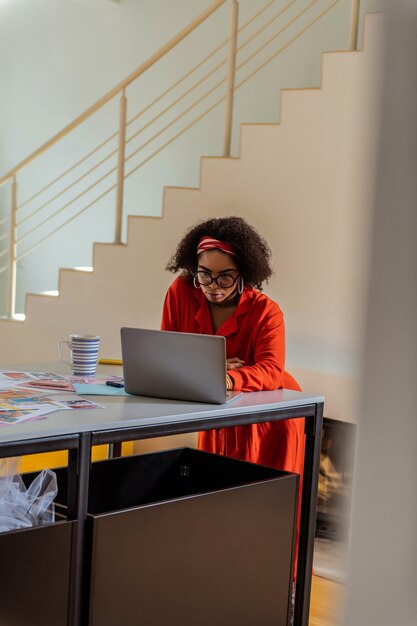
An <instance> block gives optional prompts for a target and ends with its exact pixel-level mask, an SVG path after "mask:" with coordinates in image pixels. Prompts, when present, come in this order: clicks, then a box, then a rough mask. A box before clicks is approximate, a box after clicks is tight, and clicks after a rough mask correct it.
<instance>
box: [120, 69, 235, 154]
mask: <svg viewBox="0 0 417 626" xmlns="http://www.w3.org/2000/svg"><path fill="white" fill-rule="evenodd" d="M225 82H226V77H225V78H222V79H221V80H220V81H218V82H217V83H216V84H215V85H214V86H213V87H212V88H211V89H209V90H208V91H206V92H205V93H203V95H202V96H200V97H199V98H197V100H195V101H194V102H193V103H192V104H191V105H190V106H189V107H187V108H186V109H185V110H184V111H183V112H182V113H180V114H179V115H177V117H175V118H174V119H173V120H171V121H170V122H169V123H168V124H166V125H165V126H164V127H163V128H161V129H160V130H159V131H158V132H157V133H155V134H154V135H153V136H152V137H151V138H150V139H148V140H147V141H145V143H143V144H142V145H141V146H139V148H136V150H134V151H133V152H131V153H130V154H129V156H128V157H126V161H130V159H131V158H132V157H133V156H135V155H136V154H137V153H138V152H140V151H141V150H143V148H146V146H148V145H149V144H150V143H152V141H154V140H155V139H156V138H157V137H159V136H160V135H162V133H164V132H165V131H166V130H167V129H168V128H170V127H171V126H173V124H175V123H176V122H178V120H180V119H181V118H182V117H184V115H187V113H189V112H190V111H192V109H194V108H195V107H196V106H197V105H198V104H200V102H202V101H203V100H205V99H206V98H208V96H210V95H211V94H212V93H213V92H214V91H216V89H218V88H219V87H220V86H221V85H222V84H223V83H225ZM129 141H130V140H129Z"/></svg>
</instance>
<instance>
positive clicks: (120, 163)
mask: <svg viewBox="0 0 417 626" xmlns="http://www.w3.org/2000/svg"><path fill="white" fill-rule="evenodd" d="M126 112H127V98H126V92H125V91H123V92H122V95H121V97H120V103H119V145H118V158H117V191H116V222H115V231H114V243H122V227H123V192H124V177H125V162H126V157H125V149H126Z"/></svg>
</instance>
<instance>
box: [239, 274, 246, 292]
mask: <svg viewBox="0 0 417 626" xmlns="http://www.w3.org/2000/svg"><path fill="white" fill-rule="evenodd" d="M244 288H245V281H244V280H243V278H242V276H241V277H240V278H239V282H238V284H237V292H238V294H242V293H243V290H244Z"/></svg>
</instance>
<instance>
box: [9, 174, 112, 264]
mask: <svg viewBox="0 0 417 626" xmlns="http://www.w3.org/2000/svg"><path fill="white" fill-rule="evenodd" d="M116 186H117V185H116V183H115V184H114V185H112V186H111V187H109V188H108V189H106V191H103V193H101V194H100V195H99V196H97V198H94V200H92V201H91V202H90V203H89V204H87V205H86V206H85V207H83V208H82V209H81V210H80V211H78V212H77V213H75V214H74V215H72V216H71V217H70V218H68V219H67V220H66V221H65V222H63V223H62V224H60V225H59V226H57V227H56V228H54V230H52V231H51V232H50V233H48V234H47V235H45V237H43V238H42V239H41V240H39V241H38V242H37V243H35V244H33V246H31V247H30V248H27V250H25V251H24V252H22V253H21V254H19V255H18V256H17V261H20V260H21V259H23V258H24V257H25V256H27V255H28V254H30V253H31V252H33V250H35V249H36V248H39V246H40V245H41V244H43V243H44V242H45V241H47V239H50V238H51V237H52V236H53V235H55V233H57V232H58V231H60V230H62V228H64V227H65V226H67V225H68V224H70V223H71V222H73V221H74V220H75V219H77V217H79V216H80V215H82V214H83V213H84V212H85V211H87V209H89V208H90V207H92V206H93V204H96V202H99V200H101V199H102V198H104V197H105V196H106V195H107V194H108V193H110V192H111V191H113V189H116Z"/></svg>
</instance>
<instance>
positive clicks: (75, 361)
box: [58, 334, 100, 376]
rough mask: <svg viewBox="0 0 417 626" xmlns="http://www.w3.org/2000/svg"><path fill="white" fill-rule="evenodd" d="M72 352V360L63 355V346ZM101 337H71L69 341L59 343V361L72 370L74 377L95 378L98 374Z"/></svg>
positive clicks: (76, 335)
mask: <svg viewBox="0 0 417 626" xmlns="http://www.w3.org/2000/svg"><path fill="white" fill-rule="evenodd" d="M64 344H66V345H67V346H68V348H69V351H70V360H69V361H67V360H65V359H64V357H63V355H62V346H63V345H64ZM99 345H100V337H97V336H96V335H78V334H74V335H70V336H69V341H58V351H59V360H60V361H61V362H62V363H66V364H67V365H69V366H70V367H71V369H72V372H73V374H74V376H94V374H95V373H96V367H97V360H98V349H99Z"/></svg>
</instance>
